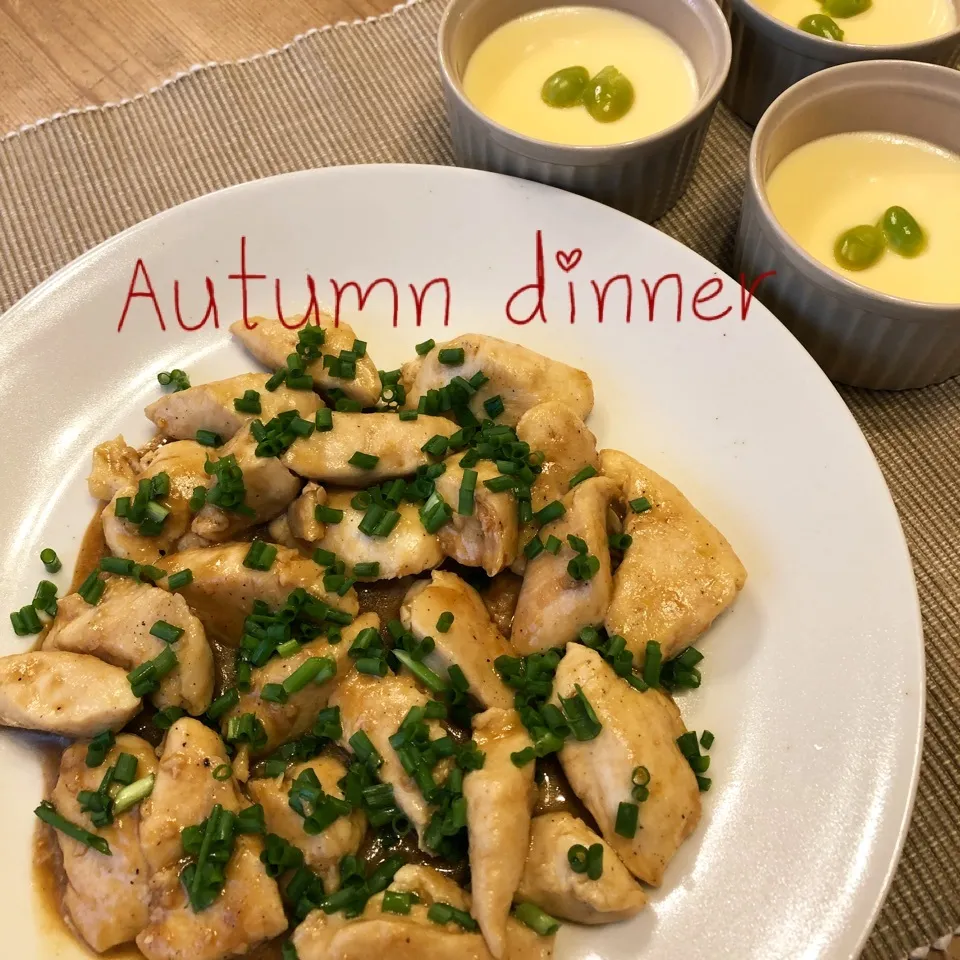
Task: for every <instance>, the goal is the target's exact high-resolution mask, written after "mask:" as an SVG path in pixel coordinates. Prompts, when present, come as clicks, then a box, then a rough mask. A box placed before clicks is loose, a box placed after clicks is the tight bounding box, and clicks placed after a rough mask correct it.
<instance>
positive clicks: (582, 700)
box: [559, 683, 603, 741]
mask: <svg viewBox="0 0 960 960" xmlns="http://www.w3.org/2000/svg"><path fill="white" fill-rule="evenodd" d="M574 689H575V690H576V693H575V694H574V695H573V696H572V697H560V698H559V699H560V706H561V707H562V708H563V713H564V715H565V716H566V718H567V720H568V722H569V723H570V730H571V732H572V734H573V736H574V737H575V738H576V739H577V740H580V741H584V740H593V739H594V738H595V737H597V736H599V734H600V731H601V730H602V729H603V728H602V726H601V724H600V721H599V720H598V719H597V715H596V713H594V710H593V707H592V706H591V704H590V701H589V700H588V699H587V696H586V694H585V693H584V692H583V688H582V687H581V686H580V684H579V683H578V684H575V685H574Z"/></svg>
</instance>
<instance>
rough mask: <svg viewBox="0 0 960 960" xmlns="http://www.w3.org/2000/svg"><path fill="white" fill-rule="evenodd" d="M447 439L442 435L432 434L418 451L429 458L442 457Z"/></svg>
mask: <svg viewBox="0 0 960 960" xmlns="http://www.w3.org/2000/svg"><path fill="white" fill-rule="evenodd" d="M448 445H449V444H448V441H447V438H446V437H445V436H444V435H443V434H442V433H437V434H434V435H433V436H432V437H431V438H430V439H429V440H428V441H427V442H426V443H425V444H424V445H423V446H422V447H421V448H420V449H421V450H422V451H423V452H424V453H429V454H430V456H431V457H442V456H443V455H444V454H445V453H446V452H447V446H448Z"/></svg>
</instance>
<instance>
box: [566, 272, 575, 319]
mask: <svg viewBox="0 0 960 960" xmlns="http://www.w3.org/2000/svg"><path fill="white" fill-rule="evenodd" d="M567 292H568V293H569V295H570V322H571V323H576V322H577V297H576V294H575V293H574V290H573V281H572V280H569V281H567Z"/></svg>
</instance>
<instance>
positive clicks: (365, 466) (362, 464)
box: [347, 450, 380, 470]
mask: <svg viewBox="0 0 960 960" xmlns="http://www.w3.org/2000/svg"><path fill="white" fill-rule="evenodd" d="M379 462H380V458H379V457H378V456H376V455H375V454H372V453H361V452H360V451H359V450H357V451H356V453H354V455H353V456H352V457H351V458H350V459H349V460H348V461H347V463H349V464H350V466H351V467H359V468H360V469H361V470H372V469H373V468H374V467H375V466H376V465H377V464H378V463H379Z"/></svg>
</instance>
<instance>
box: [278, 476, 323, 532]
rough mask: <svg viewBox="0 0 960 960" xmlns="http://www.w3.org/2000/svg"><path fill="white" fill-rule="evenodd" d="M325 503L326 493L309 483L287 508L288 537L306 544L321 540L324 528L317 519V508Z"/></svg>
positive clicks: (319, 487) (321, 488)
mask: <svg viewBox="0 0 960 960" xmlns="http://www.w3.org/2000/svg"><path fill="white" fill-rule="evenodd" d="M326 502H327V491H326V490H324V489H323V487H321V486H318V485H317V484H315V483H312V482H309V483H307V484H305V485H304V487H303V490H301V491H300V496H299V497H297V499H296V500H294V501H293V503H291V504H290V506H289V507H287V525H288V527H289V530H290V536H291V537H294V538H296V539H297V540H305V541H306V542H307V543H316V542H317V541H318V540H322V539H323V535H324V533H325V531H326V526H325V524H323V523H322V522H321V521H320V520H318V519H317V507H322V506H324V505H325V504H326Z"/></svg>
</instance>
